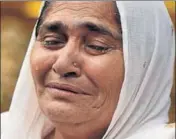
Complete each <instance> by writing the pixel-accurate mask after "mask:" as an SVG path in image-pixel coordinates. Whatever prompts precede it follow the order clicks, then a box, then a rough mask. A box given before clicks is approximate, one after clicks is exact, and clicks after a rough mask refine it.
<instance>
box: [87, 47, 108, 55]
mask: <svg viewBox="0 0 176 139" xmlns="http://www.w3.org/2000/svg"><path fill="white" fill-rule="evenodd" d="M85 49H86V51H87V52H88V53H89V54H91V55H101V54H105V53H106V52H108V51H110V50H112V47H109V46H100V45H86V46H85Z"/></svg>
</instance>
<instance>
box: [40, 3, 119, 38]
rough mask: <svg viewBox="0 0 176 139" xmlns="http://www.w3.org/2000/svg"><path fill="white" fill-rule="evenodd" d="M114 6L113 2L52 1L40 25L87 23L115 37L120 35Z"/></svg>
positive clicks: (68, 25)
mask: <svg viewBox="0 0 176 139" xmlns="http://www.w3.org/2000/svg"><path fill="white" fill-rule="evenodd" d="M114 7H115V6H114V4H113V2H81V1H78V2H75V1H74V2H52V3H51V4H50V5H49V7H48V8H47V10H46V13H45V16H44V20H43V24H42V25H41V27H42V26H43V25H46V24H52V23H56V22H59V23H62V24H64V26H67V27H70V28H71V26H75V25H80V24H84V25H85V24H86V25H87V23H88V24H89V25H90V24H94V25H95V26H99V28H101V29H102V28H103V30H106V32H110V33H111V34H113V36H116V37H117V36H120V31H118V28H119V27H118V25H117V21H116V14H117V11H116V9H115V8H114ZM119 26H120V25H119ZM107 30H108V31H107ZM110 33H109V34H110Z"/></svg>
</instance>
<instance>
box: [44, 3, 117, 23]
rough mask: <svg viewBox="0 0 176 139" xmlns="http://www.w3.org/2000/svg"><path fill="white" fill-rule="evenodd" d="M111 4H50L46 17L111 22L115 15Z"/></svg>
mask: <svg viewBox="0 0 176 139" xmlns="http://www.w3.org/2000/svg"><path fill="white" fill-rule="evenodd" d="M114 7H115V6H114V4H113V2H81V1H78V2H72V1H71V2H52V3H51V4H50V5H49V10H48V12H47V15H48V16H50V15H53V14H55V15H60V16H61V15H63V16H64V17H65V18H67V17H69V16H71V15H72V16H74V17H75V18H76V17H80V18H85V17H95V18H98V19H100V20H102V19H107V20H112V19H114V17H115V15H116V11H115V8H114Z"/></svg>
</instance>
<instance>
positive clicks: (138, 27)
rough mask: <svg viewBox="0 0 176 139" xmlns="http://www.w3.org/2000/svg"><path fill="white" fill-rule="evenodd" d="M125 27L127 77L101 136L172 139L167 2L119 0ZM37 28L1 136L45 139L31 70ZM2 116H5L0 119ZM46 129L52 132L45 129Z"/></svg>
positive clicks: (170, 30) (171, 55) (171, 41)
mask: <svg viewBox="0 0 176 139" xmlns="http://www.w3.org/2000/svg"><path fill="white" fill-rule="evenodd" d="M116 3H117V7H118V9H119V12H120V17H121V24H122V32H123V52H124V63H125V79H124V83H123V86H122V89H121V94H120V99H119V102H118V105H117V108H116V111H115V113H114V115H113V118H112V121H111V123H110V126H109V128H108V130H107V132H106V134H105V135H104V137H103V139H174V135H175V133H174V130H175V129H168V128H165V125H166V123H167V122H168V110H169V107H170V92H171V87H172V83H173V69H174V59H175V48H174V45H175V36H174V28H173V25H172V22H171V19H170V17H169V14H168V12H167V9H166V7H165V5H164V2H163V1H117V2H116ZM34 34H35V30H34V32H33V35H32V38H31V41H30V44H29V48H28V51H27V54H26V56H25V60H24V63H23V66H22V69H21V72H20V75H19V79H18V82H17V85H16V89H15V91H14V96H13V100H12V103H11V107H10V110H9V112H8V118H7V117H6V120H5V121H3V122H5V123H4V124H3V127H2V133H1V137H2V139H41V134H43V133H42V129H43V126H44V122H45V120H46V117H45V116H44V115H43V114H42V113H41V111H40V109H39V106H38V102H37V97H36V93H35V89H34V84H33V80H32V76H31V72H30V63H29V59H30V53H31V49H32V47H33V44H34V41H35V35H34ZM2 120H3V119H2ZM48 127H49V129H47V128H46V129H45V130H44V134H45V133H47V132H48V131H49V130H50V129H52V125H51V126H48ZM47 130H48V131H47Z"/></svg>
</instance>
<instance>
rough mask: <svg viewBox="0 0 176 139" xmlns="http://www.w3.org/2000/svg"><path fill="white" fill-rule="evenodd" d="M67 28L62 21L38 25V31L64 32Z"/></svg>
mask: <svg viewBox="0 0 176 139" xmlns="http://www.w3.org/2000/svg"><path fill="white" fill-rule="evenodd" d="M67 30H68V26H67V25H66V24H64V23H63V22H60V21H56V22H52V23H44V24H43V25H41V26H40V27H39V32H40V33H43V32H54V33H58V32H59V33H61V32H62V33H64V32H66V31H67Z"/></svg>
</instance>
